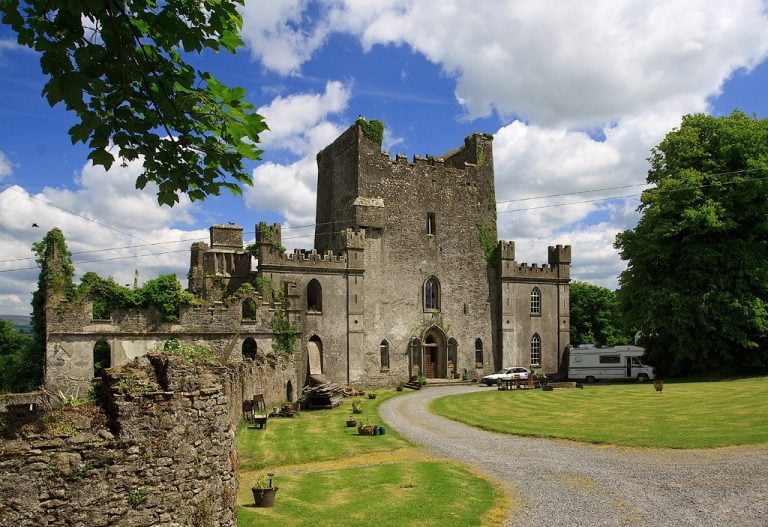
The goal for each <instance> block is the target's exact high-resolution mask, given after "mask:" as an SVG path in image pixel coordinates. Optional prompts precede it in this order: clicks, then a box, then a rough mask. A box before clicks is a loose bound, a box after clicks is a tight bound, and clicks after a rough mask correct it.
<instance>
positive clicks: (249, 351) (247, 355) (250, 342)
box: [243, 337, 258, 360]
mask: <svg viewBox="0 0 768 527" xmlns="http://www.w3.org/2000/svg"><path fill="white" fill-rule="evenodd" d="M256 351H258V346H256V341H255V340H254V339H253V338H252V337H248V338H247V339H245V340H244V341H243V358H244V359H251V360H256Z"/></svg>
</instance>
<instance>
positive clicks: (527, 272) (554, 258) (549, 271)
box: [498, 241, 571, 280]
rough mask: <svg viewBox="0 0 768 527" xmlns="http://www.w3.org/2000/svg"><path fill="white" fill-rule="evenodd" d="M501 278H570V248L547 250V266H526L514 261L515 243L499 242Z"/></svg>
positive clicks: (560, 247) (534, 264)
mask: <svg viewBox="0 0 768 527" xmlns="http://www.w3.org/2000/svg"><path fill="white" fill-rule="evenodd" d="M498 248H499V251H500V255H501V262H500V267H501V277H502V278H506V279H525V280H562V279H566V280H567V279H569V278H570V267H571V246H570V245H565V246H563V245H557V246H550V247H549V248H548V254H549V258H548V259H549V263H548V264H541V265H539V264H536V263H532V264H528V263H526V262H518V261H516V260H515V242H506V241H500V242H499V245H498Z"/></svg>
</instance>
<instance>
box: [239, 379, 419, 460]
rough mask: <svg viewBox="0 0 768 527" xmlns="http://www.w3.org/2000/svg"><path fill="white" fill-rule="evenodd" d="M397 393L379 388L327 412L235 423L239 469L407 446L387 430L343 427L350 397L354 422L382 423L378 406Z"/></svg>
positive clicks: (348, 411) (403, 440) (307, 412)
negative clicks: (366, 432)
mask: <svg viewBox="0 0 768 527" xmlns="http://www.w3.org/2000/svg"><path fill="white" fill-rule="evenodd" d="M397 393H398V392H395V391H394V390H388V391H382V392H379V394H378V396H377V397H376V399H368V398H365V397H350V398H348V399H345V400H344V402H343V403H342V404H341V406H338V407H336V408H334V409H333V410H314V411H303V412H301V414H299V416H298V417H294V418H287V419H286V418H283V419H280V418H277V419H270V420H269V422H268V423H267V429H266V430H251V429H248V428H247V427H246V426H245V422H241V423H240V427H239V428H238V433H237V451H238V453H239V458H240V468H241V469H243V470H253V469H261V468H265V467H273V466H279V465H294V464H297V463H309V462H311V461H322V460H326V459H337V458H341V457H345V456H353V455H358V454H364V453H367V452H377V451H387V450H394V449H396V448H404V447H409V446H412V445H411V443H409V442H408V441H406V440H405V439H403V438H402V437H400V435H399V434H397V432H394V431H393V430H389V429H387V432H386V434H385V435H383V436H375V437H360V436H359V435H357V428H347V427H346V426H345V421H346V420H347V417H349V416H350V414H351V413H352V401H360V402H362V404H363V413H362V415H355V416H354V417H355V419H357V422H358V423H360V422H361V420H363V421H365V420H369V421H370V423H371V424H375V425H382V424H383V421H382V420H381V418H380V417H379V414H378V408H379V405H381V403H383V402H384V401H386V400H387V399H389V398H391V397H394V396H395V394H397Z"/></svg>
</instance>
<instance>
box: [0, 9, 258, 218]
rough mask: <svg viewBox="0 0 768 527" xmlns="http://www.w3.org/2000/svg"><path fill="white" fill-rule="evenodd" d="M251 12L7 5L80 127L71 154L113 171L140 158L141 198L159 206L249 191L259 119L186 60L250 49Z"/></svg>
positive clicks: (10, 20) (47, 90)
mask: <svg viewBox="0 0 768 527" xmlns="http://www.w3.org/2000/svg"><path fill="white" fill-rule="evenodd" d="M239 4H242V0H198V1H195V2H192V1H190V0H160V1H157V0H91V1H88V2H73V1H65V0H28V1H24V2H22V1H20V0H0V9H1V10H2V12H3V22H4V23H5V24H8V25H9V26H10V27H11V28H13V30H14V31H16V33H17V34H18V41H19V43H20V44H22V45H24V46H28V47H30V48H34V49H35V50H37V51H38V52H39V53H40V66H41V68H42V71H43V73H44V74H45V75H47V76H48V77H49V79H48V82H47V83H46V84H45V87H44V88H43V94H44V95H45V97H46V98H47V100H48V102H49V103H50V104H51V106H53V105H55V104H59V103H63V104H64V105H65V106H66V108H67V109H68V110H70V111H72V112H74V113H75V114H76V115H77V117H78V119H79V122H78V123H77V124H75V125H74V126H72V128H70V130H69V134H70V136H71V139H72V142H73V143H77V142H83V143H87V144H88V148H89V149H90V154H89V156H88V157H89V159H91V160H92V161H93V163H94V164H96V165H102V166H104V167H105V168H107V169H108V168H110V166H112V164H113V163H114V162H115V161H120V162H125V161H127V160H133V159H137V158H142V159H143V163H144V173H143V174H142V175H141V176H140V177H139V178H138V179H137V181H136V186H137V188H144V186H145V185H146V184H147V183H149V182H154V183H157V185H158V188H159V190H158V201H159V202H160V203H161V204H167V205H173V204H174V203H176V202H178V200H179V194H180V193H186V194H188V195H189V197H190V198H191V199H193V200H198V199H203V198H205V197H206V196H207V195H209V194H214V195H216V194H218V193H219V191H220V190H221V188H228V189H230V190H231V191H232V192H234V193H239V192H240V191H241V190H240V186H239V183H240V184H250V183H251V179H250V176H249V175H248V174H247V173H246V171H245V168H244V166H243V157H245V158H248V159H258V158H259V155H260V154H261V151H260V150H258V149H257V148H256V146H255V145H256V143H257V142H258V139H259V133H260V132H262V131H263V130H265V129H266V124H265V123H264V121H263V119H262V117H261V116H260V115H258V114H256V113H255V112H254V106H253V105H252V104H250V103H248V102H246V101H245V100H244V99H245V95H246V94H245V90H244V89H243V88H233V89H230V88H228V87H227V86H225V85H224V84H222V83H221V82H219V81H217V80H216V79H215V78H214V77H213V76H212V75H211V74H210V73H208V72H205V71H201V70H198V69H196V68H194V67H193V66H191V65H190V64H189V63H188V62H187V61H186V58H187V57H189V56H190V55H191V54H193V53H201V52H204V51H205V50H212V51H219V50H222V49H223V50H226V51H228V52H231V53H234V52H235V50H236V48H237V47H238V46H241V45H242V43H243V42H242V40H241V38H240V36H239V31H240V28H241V26H242V17H241V16H240V14H239V13H238V11H237V7H238V5H239Z"/></svg>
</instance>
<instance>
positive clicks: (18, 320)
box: [0, 315, 32, 333]
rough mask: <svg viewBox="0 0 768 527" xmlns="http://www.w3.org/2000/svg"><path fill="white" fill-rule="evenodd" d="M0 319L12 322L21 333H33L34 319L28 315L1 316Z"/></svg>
mask: <svg viewBox="0 0 768 527" xmlns="http://www.w3.org/2000/svg"><path fill="white" fill-rule="evenodd" d="M0 318H2V319H3V320H7V321H8V322H11V323H12V324H13V325H15V326H16V329H18V330H19V331H20V332H21V333H32V319H31V318H30V317H29V316H28V315H0Z"/></svg>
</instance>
